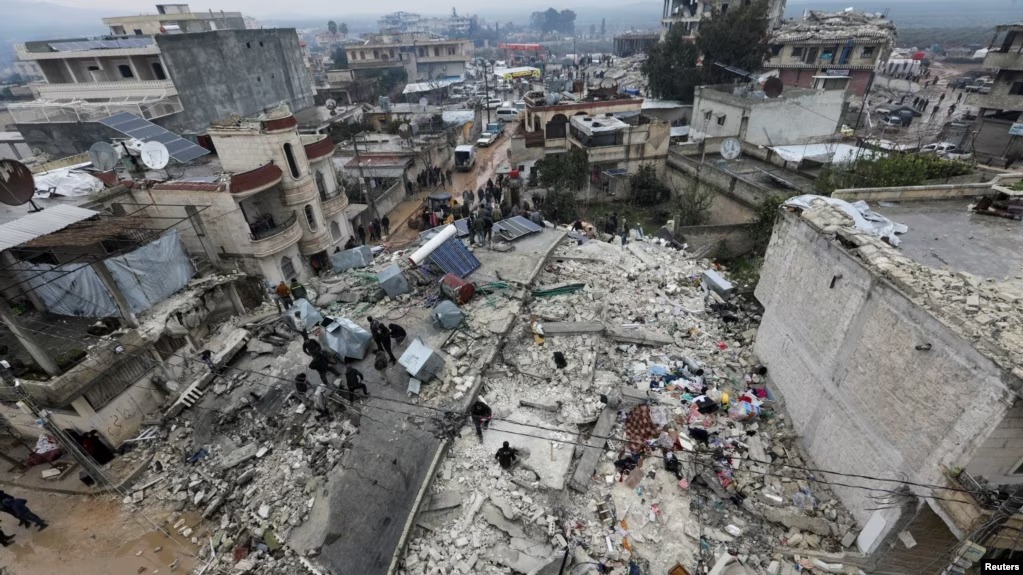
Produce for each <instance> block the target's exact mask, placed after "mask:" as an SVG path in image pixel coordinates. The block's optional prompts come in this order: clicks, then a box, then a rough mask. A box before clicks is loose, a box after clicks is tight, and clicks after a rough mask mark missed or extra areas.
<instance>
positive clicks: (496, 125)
mask: <svg viewBox="0 0 1023 575" xmlns="http://www.w3.org/2000/svg"><path fill="white" fill-rule="evenodd" d="M484 131H485V132H490V133H491V134H494V135H495V136H497V137H498V138H500V137H501V134H503V133H504V123H503V122H490V123H489V124H487V127H486V129H485V130H484Z"/></svg>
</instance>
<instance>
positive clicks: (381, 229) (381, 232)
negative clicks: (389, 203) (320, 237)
mask: <svg viewBox="0 0 1023 575" xmlns="http://www.w3.org/2000/svg"><path fill="white" fill-rule="evenodd" d="M355 235H356V236H357V237H358V238H359V243H358V244H356V243H355V238H348V243H347V244H345V249H346V250H350V249H352V248H354V247H356V246H357V245H359V246H364V245H366V228H365V227H364V226H363V225H362V224H359V227H357V228H355ZM389 235H391V219H390V218H388V217H387V216H384V217H382V218H373V220H372V221H371V222H369V241H371V242H378V241H380V240H382V239H383V238H384V236H389Z"/></svg>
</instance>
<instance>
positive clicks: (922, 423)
mask: <svg viewBox="0 0 1023 575" xmlns="http://www.w3.org/2000/svg"><path fill="white" fill-rule="evenodd" d="M756 297H757V299H758V300H760V302H761V303H762V304H763V305H764V307H765V313H764V317H763V322H762V324H761V326H760V330H759V332H758V333H757V339H756V353H757V355H758V356H759V357H760V358H761V359H762V361H763V362H764V364H765V365H766V366H767V367H768V368H769V369H770V372H769V373H770V379H771V382H772V384H773V388H774V389H775V390H777V392H778V393H779V395H780V396H782V398H783V399H784V402H785V404H786V407H787V411H788V413H789V414H790V417H791V418H792V421H793V424H794V426H795V428H796V430H797V431H798V432H799V433H800V435H801V436H802V444H803V446H804V447H805V448H806V450H807V451H808V452H809V454H810V455H811V457H812V458H813V459H814V460H815V461H816V462H817V464H818V465H819V466H820V468H821V469H827V470H834V471H838V472H843V473H854V474H861V475H866V476H872V477H884V478H902V479H906V480H909V481H915V482H919V483H928V484H936V483H937V484H940V483H943V469H942V466H944V467H947V468H951V467H966V465H967V464H968V463H969V462H970V461H971V459H972V458H973V456H974V455H975V454H977V453H978V452H979V451H978V450H979V448H980V447H981V444H982V443H983V441H984V438H985V437H987V436H988V435H989V434H991V432H992V430H993V429H994V428H995V427H996V426H997V425H998V422H999V421H1000V420H1001V419H1002V418H1003V417H1004V416H1005V414H1006V411H1007V410H1008V408H1009V405H1010V403H1011V400H1010V399H1009V397H1010V393H1009V391H1008V389H1007V387H1006V386H1005V384H1004V383H1003V382H1002V379H1001V378H1002V373H1001V371H1000V370H999V368H998V367H997V366H996V365H995V364H994V363H993V362H992V361H990V360H989V359H988V358H986V357H984V356H983V355H981V354H980V353H979V352H978V351H976V350H975V349H974V348H973V347H972V346H971V345H970V343H969V342H968V341H966V340H964V339H962V338H961V337H960V336H959V335H957V334H956V333H954V332H953V331H952V330H951V329H950V328H948V327H946V326H945V325H943V324H941V323H940V322H939V321H938V320H937V319H936V318H934V317H933V316H932V315H931V314H930V313H928V311H927V310H925V309H923V308H922V307H920V306H918V305H917V304H915V303H913V302H912V301H911V300H909V299H908V298H907V297H906V296H905V295H903V294H902V293H901V292H899V291H897V290H896V289H895V288H894V287H892V286H891V285H890V284H889V283H887V282H886V281H884V280H882V279H881V278H879V277H878V276H876V275H875V274H873V273H872V272H871V271H869V270H868V269H867V268H865V267H863V266H862V265H860V263H859V262H858V261H856V260H855V259H854V258H853V257H852V256H851V255H850V254H849V253H848V252H846V251H845V250H844V249H843V248H841V247H839V246H838V245H836V244H835V243H833V242H832V241H831V240H830V239H828V238H827V237H824V236H822V235H820V234H819V233H818V232H817V231H815V230H814V229H813V228H811V227H810V226H809V225H808V224H805V223H804V222H802V221H801V220H800V219H799V218H798V217H797V216H795V215H793V214H789V213H783V214H782V218H781V219H780V221H779V223H778V224H777V225H776V227H775V230H774V235H773V236H772V238H771V244H770V247H769V248H768V251H767V256H766V261H765V263H764V267H763V270H762V272H761V279H760V283H759V285H758V286H757V289H756ZM922 344H929V345H930V348H929V349H928V350H919V349H917V347H916V346H918V345H922ZM833 479H834V478H833ZM863 483H864V484H868V485H869V484H870V482H869V481H867V482H863ZM877 486H878V487H883V488H888V489H892V488H893V487H892V486H893V484H892V483H884V484H877ZM834 490H835V492H836V494H838V495H839V497H841V499H842V502H843V503H844V504H845V506H846V507H847V508H848V509H850V510H852V512H853V514H854V516H855V517H856V519H857V521H858V522H860V524H861V525H862V524H865V523H866V522H867V521H868V520H870V519H871V513H872V512H871V511H868V509H870V508H876V507H878V505H877V504H876V501H874V500H873V499H871V496H870V492H869V491H867V490H864V489H852V488H846V487H840V486H834ZM877 514H878V518H877V519H875V522H883V527H882V529H881V531H880V535H879V536H878V537H877V538H871V539H870V540H869V541H868V542H867V543H868V549H867V550H868V551H872V550H873V549H874V548H876V546H877V544H878V543H879V542H880V540H881V539H882V538H883V537H884V535H885V534H886V533H887V532H888V531H890V530H891V529H892V528H893V527H894V525H895V523H896V521H897V519H898V517H897V515H898V511H897V510H888V511H881V512H877Z"/></svg>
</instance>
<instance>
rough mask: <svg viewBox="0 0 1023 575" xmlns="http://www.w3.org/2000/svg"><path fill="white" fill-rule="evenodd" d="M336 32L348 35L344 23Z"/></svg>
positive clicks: (346, 25)
mask: <svg viewBox="0 0 1023 575" xmlns="http://www.w3.org/2000/svg"><path fill="white" fill-rule="evenodd" d="M337 31H338V32H340V33H342V34H348V24H345V23H344V22H342V23H341V25H340V26H338V29H337Z"/></svg>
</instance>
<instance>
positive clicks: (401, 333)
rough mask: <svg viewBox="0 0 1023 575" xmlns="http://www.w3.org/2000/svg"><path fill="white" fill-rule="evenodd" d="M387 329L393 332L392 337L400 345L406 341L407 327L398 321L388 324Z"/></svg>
mask: <svg viewBox="0 0 1023 575" xmlns="http://www.w3.org/2000/svg"><path fill="white" fill-rule="evenodd" d="M387 329H388V331H390V332H391V339H393V340H394V343H396V344H398V345H401V344H403V343H405V338H406V337H408V333H407V332H406V331H405V328H403V327H401V326H400V325H398V324H396V323H392V324H390V325H388V326H387Z"/></svg>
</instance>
